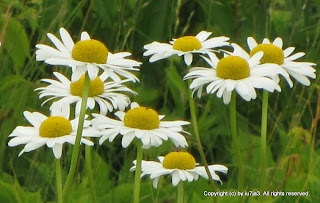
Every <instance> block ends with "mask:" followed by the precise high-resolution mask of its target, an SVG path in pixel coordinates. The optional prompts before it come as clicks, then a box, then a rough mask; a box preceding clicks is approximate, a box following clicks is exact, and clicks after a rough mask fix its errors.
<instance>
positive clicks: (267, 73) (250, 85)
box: [184, 43, 288, 104]
mask: <svg viewBox="0 0 320 203" xmlns="http://www.w3.org/2000/svg"><path fill="white" fill-rule="evenodd" d="M232 47H233V49H234V51H233V52H232V53H229V54H226V55H225V56H224V58H222V59H218V58H217V57H216V55H215V54H211V53H209V54H208V55H209V58H206V57H203V58H204V59H205V60H206V61H207V63H208V64H209V65H210V66H211V68H205V67H194V68H191V69H190V71H189V73H188V74H187V75H186V76H185V77H184V79H194V80H193V81H192V83H191V84H190V89H193V93H194V92H195V91H198V94H197V96H198V97H201V93H202V89H203V88H204V86H205V85H206V86H207V87H206V92H207V93H208V94H214V93H216V94H217V96H218V97H219V98H221V97H223V102H224V103H225V104H228V103H229V102H230V99H231V93H232V91H234V90H235V91H236V92H237V93H238V94H239V95H240V96H241V97H242V98H243V99H244V100H246V101H250V100H251V99H255V98H256V97H257V94H256V91H255V88H262V89H265V90H267V91H269V92H273V91H274V90H277V91H281V89H280V86H279V85H278V83H277V82H275V81H274V80H272V79H271V78H272V77H274V76H275V75H277V74H282V75H284V76H287V75H288V74H287V73H286V72H285V71H283V70H282V69H280V68H278V67H277V66H275V65H273V64H262V65H260V59H261V58H262V56H263V52H257V53H256V54H254V55H253V56H249V54H248V53H247V52H246V51H244V50H243V49H242V48H241V47H240V46H239V45H237V44H234V43H233V44H232Z"/></svg>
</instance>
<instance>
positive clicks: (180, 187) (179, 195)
mask: <svg viewBox="0 0 320 203" xmlns="http://www.w3.org/2000/svg"><path fill="white" fill-rule="evenodd" d="M183 193H184V191H183V182H182V181H180V183H179V184H178V191H177V203H183V195H184V194H183Z"/></svg>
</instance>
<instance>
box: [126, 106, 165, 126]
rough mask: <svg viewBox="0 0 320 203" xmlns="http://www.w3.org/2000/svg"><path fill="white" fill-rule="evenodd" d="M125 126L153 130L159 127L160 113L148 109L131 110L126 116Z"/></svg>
mask: <svg viewBox="0 0 320 203" xmlns="http://www.w3.org/2000/svg"><path fill="white" fill-rule="evenodd" d="M123 122H124V125H125V126H127V127H130V128H138V129H142V130H152V129H156V128H158V127H159V124H160V120H159V115H158V113H157V112H156V111H155V110H153V109H151V108H146V107H138V108H134V109H130V110H129V111H128V112H127V113H126V114H125V116H124V121H123Z"/></svg>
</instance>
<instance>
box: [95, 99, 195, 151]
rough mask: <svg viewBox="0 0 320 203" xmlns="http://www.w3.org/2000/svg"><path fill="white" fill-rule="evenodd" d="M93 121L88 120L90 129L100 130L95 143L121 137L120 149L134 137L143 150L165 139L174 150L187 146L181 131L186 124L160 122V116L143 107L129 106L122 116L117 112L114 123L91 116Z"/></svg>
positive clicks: (133, 104) (99, 116)
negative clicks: (116, 118) (169, 141)
mask: <svg viewBox="0 0 320 203" xmlns="http://www.w3.org/2000/svg"><path fill="white" fill-rule="evenodd" d="M92 115H93V116H94V117H95V118H94V119H92V125H93V127H94V128H96V129H98V130H100V131H101V134H102V136H101V138H100V140H99V144H102V143H103V142H104V141H105V140H107V139H109V141H110V142H112V141H113V140H114V138H115V137H116V136H117V135H118V134H121V135H123V137H122V147H123V148H126V147H128V146H129V144H130V143H131V142H132V140H133V139H134V138H135V137H136V138H138V139H140V140H141V142H142V144H143V146H142V147H143V148H145V149H148V148H150V147H151V146H156V147H158V146H160V145H161V144H162V140H168V138H169V139H170V140H171V141H172V142H173V143H174V144H175V146H176V147H186V146H188V144H187V141H186V138H185V137H184V136H183V135H182V134H181V132H183V133H186V134H188V133H187V132H185V131H183V129H182V126H183V125H188V124H189V122H186V121H160V120H161V119H163V118H164V116H163V115H158V113H157V112H156V111H154V110H153V109H151V108H147V107H140V106H139V105H138V104H137V103H135V102H134V103H132V104H131V109H130V110H129V111H127V112H126V113H125V112H123V111H118V112H116V113H115V115H116V116H117V117H118V118H119V119H120V121H119V120H114V119H111V118H108V117H106V116H103V115H99V114H92Z"/></svg>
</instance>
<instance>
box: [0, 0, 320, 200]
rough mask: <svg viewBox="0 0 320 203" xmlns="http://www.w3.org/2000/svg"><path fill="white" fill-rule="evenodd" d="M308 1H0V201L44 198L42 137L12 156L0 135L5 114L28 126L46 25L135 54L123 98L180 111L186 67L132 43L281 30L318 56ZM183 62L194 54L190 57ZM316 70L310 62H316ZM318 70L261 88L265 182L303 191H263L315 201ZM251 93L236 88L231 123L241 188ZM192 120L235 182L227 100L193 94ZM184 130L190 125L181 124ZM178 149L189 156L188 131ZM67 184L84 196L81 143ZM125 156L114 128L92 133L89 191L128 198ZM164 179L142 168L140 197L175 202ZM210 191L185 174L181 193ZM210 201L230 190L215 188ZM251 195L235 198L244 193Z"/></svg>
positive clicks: (129, 156) (252, 173) (252, 127)
mask: <svg viewBox="0 0 320 203" xmlns="http://www.w3.org/2000/svg"><path fill="white" fill-rule="evenodd" d="M319 25H320V1H317V0H257V1H251V0H242V1H240V0H161V1H159V0H80V1H79V0H68V1H65V0H59V1H51V0H0V41H1V42H2V46H1V47H0V81H1V83H0V84H1V85H0V200H1V202H54V201H56V190H55V171H54V163H53V162H54V158H53V156H52V152H51V150H49V149H46V148H45V147H42V148H40V149H38V150H36V151H33V152H30V153H25V154H23V155H22V156H21V157H17V155H18V153H19V151H20V150H21V149H22V147H15V148H9V147H8V146H7V142H8V137H7V136H8V135H9V134H10V133H11V132H12V130H13V129H14V128H15V127H16V126H17V125H28V123H27V121H26V120H25V119H24V118H23V114H22V112H23V111H24V110H28V111H40V112H43V113H48V107H47V106H42V107H41V102H42V101H41V100H39V99H38V95H37V93H36V92H34V89H35V88H36V87H39V86H41V85H43V84H41V83H40V82H39V80H40V79H41V78H48V77H49V78H50V77H52V72H53V71H55V70H57V71H60V72H64V73H69V72H68V70H67V69H66V68H64V67H52V66H49V65H45V64H44V63H40V62H36V61H35V45H36V44H37V43H46V44H51V42H50V41H49V40H48V39H47V37H46V33H48V32H51V33H54V34H55V35H58V29H59V28H60V27H65V28H67V29H68V30H69V32H70V34H71V35H72V37H73V39H74V40H75V41H77V40H78V39H79V34H80V33H81V31H88V33H89V34H90V35H91V36H92V37H93V38H95V39H98V40H100V41H102V42H104V43H105V44H106V45H107V47H108V49H109V50H110V51H111V52H117V51H130V52H132V53H133V58H134V59H136V60H139V61H141V62H143V65H142V67H141V71H140V72H139V73H138V76H139V78H140V80H141V83H139V84H134V85H132V88H134V90H136V91H137V92H138V93H139V95H138V96H137V97H135V98H132V99H133V100H134V101H137V102H139V103H140V104H142V105H145V106H150V107H152V108H154V109H156V110H157V111H158V112H159V113H161V114H165V115H166V118H167V119H168V120H171V119H186V120H190V113H189V108H188V101H187V89H186V82H185V81H183V80H182V77H183V76H184V75H185V73H186V67H185V65H184V63H183V61H182V59H181V58H179V57H171V58H170V59H166V60H162V61H159V62H156V63H152V64H151V63H149V62H148V58H146V57H143V56H142V53H143V45H144V44H147V43H150V42H152V41H161V42H167V41H169V40H171V39H172V38H174V37H179V36H183V35H195V34H197V33H198V32H200V31H201V30H207V31H211V32H212V33H213V34H212V36H221V35H224V36H228V37H230V38H231V40H230V41H231V42H236V43H238V44H240V45H242V46H243V47H244V48H245V49H247V45H246V38H247V37H248V36H253V37H255V38H256V39H257V41H259V42H260V41H261V40H262V39H263V38H264V37H268V38H270V39H271V40H273V39H274V38H276V37H278V36H279V37H282V39H283V40H284V47H285V48H286V47H289V46H294V47H296V51H302V52H305V53H306V56H305V57H304V58H303V60H304V61H312V62H314V63H319V53H320V51H319V48H320V43H319V32H320V26H319ZM194 65H205V64H203V62H201V60H199V58H197V57H196V58H195V63H194ZM317 75H318V73H317ZM318 78H319V77H317V79H315V80H312V84H311V86H310V87H304V86H302V85H300V84H298V83H295V84H294V87H293V88H292V89H290V88H289V87H288V85H287V84H286V82H285V81H283V80H282V81H281V84H280V85H281V87H282V92H281V93H273V94H271V95H270V96H269V115H268V116H269V117H268V118H269V120H268V137H267V139H268V149H267V153H268V157H267V160H268V163H267V167H268V168H267V171H268V173H267V178H268V181H267V183H268V185H267V189H268V191H270V192H271V191H301V192H302V191H308V192H309V194H310V196H309V197H269V198H267V200H268V201H270V202H293V201H296V202H319V201H320V192H319V191H320V176H319V172H320V171H319V168H320V163H319V160H320V156H319V152H320V147H319V134H320V133H319V132H320V131H319V130H320V129H319V127H318V125H317V123H318V120H319V117H320V92H319V86H318V85H317V84H319V81H318V80H319V79H318ZM261 97H262V94H261V92H260V91H258V98H257V99H256V100H254V101H251V102H245V101H243V100H242V99H240V98H238V103H237V110H238V129H239V134H240V137H241V150H242V153H243V157H244V168H245V176H246V177H245V187H246V190H247V191H257V190H258V189H259V182H260V175H259V164H260V163H259V160H260V147H259V146H260V121H261V118H260V117H261ZM196 102H197V105H198V112H197V114H198V123H199V129H200V135H201V139H202V143H203V147H204V150H205V153H206V156H207V159H208V162H209V163H221V164H224V165H226V166H228V167H229V173H228V175H227V176H223V182H224V184H223V185H219V186H218V187H219V190H220V191H236V188H237V183H236V179H237V174H236V170H235V168H234V167H233V157H234V156H233V155H234V153H235V150H234V149H233V148H232V146H231V135H230V126H229V108H228V106H227V105H224V104H223V102H222V100H221V99H218V98H216V97H215V96H214V95H209V96H203V97H202V98H201V99H196ZM188 130H189V131H191V129H188ZM188 142H189V145H190V147H189V149H188V150H189V151H190V152H192V154H193V155H194V156H195V157H196V159H197V161H198V162H200V157H199V154H198V151H197V149H196V146H195V140H194V138H193V137H190V138H189V139H188ZM171 150H174V148H173V145H172V144H171V143H170V142H166V143H165V144H164V145H163V146H161V147H159V148H151V149H150V150H148V151H146V153H145V156H144V159H148V160H155V159H156V157H157V156H158V155H165V154H166V153H168V152H169V151H171ZM70 157H71V147H69V146H65V147H64V154H63V157H62V162H63V169H64V170H63V177H66V175H67V174H66V173H67V171H68V170H67V169H68V167H69V163H70ZM80 159H81V162H80V164H79V166H78V170H77V173H76V180H75V181H76V184H75V185H74V188H73V189H72V192H71V193H70V197H72V198H70V199H71V200H72V201H74V202H90V193H89V186H88V180H87V177H86V171H85V167H84V165H83V161H84V159H83V154H82V156H81V158H80ZM134 159H135V148H134V147H133V146H131V147H129V148H127V149H122V147H121V144H120V139H119V138H118V139H115V141H114V142H113V143H107V142H105V143H104V144H103V145H102V146H99V145H98V143H97V142H96V145H95V146H94V150H93V165H94V167H93V171H94V178H95V183H96V191H97V197H98V200H99V202H128V201H131V199H132V188H133V181H134V173H131V172H129V168H130V167H131V166H132V161H133V160H134ZM170 181H171V180H170V178H167V179H163V180H162V181H160V183H159V186H158V189H157V190H155V189H153V188H152V181H151V180H150V179H149V178H143V180H142V188H141V196H140V197H141V202H175V199H176V194H175V193H176V188H175V187H173V186H172V185H171V183H170ZM204 190H208V191H211V188H210V185H209V183H208V182H207V180H204V179H199V181H196V182H192V183H185V194H186V198H185V199H186V201H187V202H212V198H210V197H204V196H203V191H204ZM218 200H221V202H224V201H228V202H232V201H238V199H237V198H234V197H223V198H222V197H219V198H218ZM257 200H258V199H257V198H256V197H250V198H247V199H246V201H248V202H255V201H257Z"/></svg>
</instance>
